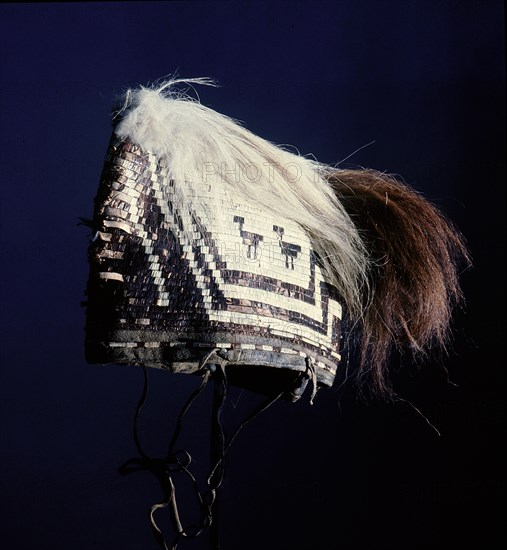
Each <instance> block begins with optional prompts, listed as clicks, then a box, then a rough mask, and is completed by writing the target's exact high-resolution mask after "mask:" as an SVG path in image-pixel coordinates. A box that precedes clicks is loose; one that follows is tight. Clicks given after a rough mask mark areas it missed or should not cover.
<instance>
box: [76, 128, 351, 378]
mask: <svg viewBox="0 0 507 550" xmlns="http://www.w3.org/2000/svg"><path fill="white" fill-rule="evenodd" d="M213 185H217V182H216V180H212V181H211V183H210V182H209V181H207V180H206V179H203V181H200V182H195V184H193V185H192V187H191V194H192V195H193V196H186V197H183V196H182V195H181V190H180V188H179V187H178V182H175V181H171V180H168V178H167V176H166V171H165V170H164V167H163V166H162V165H161V163H160V162H159V160H158V159H157V158H156V157H155V155H153V154H152V153H150V152H149V151H143V150H142V149H141V147H140V146H139V145H137V144H135V143H133V142H132V141H130V140H129V139H128V138H118V137H116V136H114V137H113V139H112V141H111V144H110V147H109V150H108V155H107V158H106V162H105V166H104V171H103V174H102V179H101V182H100V186H99V190H98V194H97V197H96V199H95V212H94V222H93V223H94V230H95V235H94V238H93V241H92V243H91V244H90V248H89V261H90V278H89V283H88V290H87V293H88V302H87V328H86V352H87V358H88V360H89V361H90V362H92V363H110V362H112V363H120V364H143V365H146V366H153V367H159V368H165V369H169V370H171V371H175V372H178V371H179V372H193V371H195V370H196V369H197V367H198V365H199V363H200V361H201V359H202V357H203V356H205V355H206V354H207V353H209V350H210V349H217V350H219V351H218V352H217V353H218V354H219V356H220V357H222V358H223V359H224V361H226V362H227V364H228V365H229V366H230V367H234V365H251V366H255V365H263V366H270V367H278V368H290V369H294V370H300V371H302V370H304V369H305V367H306V361H307V360H308V359H311V361H312V363H313V365H314V366H315V370H316V373H317V378H318V381H319V382H320V383H321V384H325V385H331V384H332V382H333V379H334V376H335V372H336V366H337V363H338V362H339V359H340V356H339V352H338V351H339V349H338V348H339V338H340V334H339V322H340V318H341V314H342V310H341V306H340V304H339V302H338V297H337V296H336V292H335V290H334V288H333V287H331V286H330V285H328V284H327V283H326V282H325V280H324V278H323V275H322V271H321V269H320V267H319V264H318V260H317V258H316V256H315V253H314V251H313V250H312V247H311V243H310V240H309V238H308V236H307V234H306V233H305V232H304V230H303V229H301V227H300V226H299V225H298V224H297V223H295V222H294V221H293V220H289V219H287V218H284V217H283V214H282V213H281V214H280V216H276V215H274V214H272V213H267V212H264V211H263V210H261V209H259V208H258V207H256V205H255V204H252V203H248V202H246V201H244V200H242V198H241V197H238V196H235V195H234V194H232V193H231V192H230V191H228V190H227V188H226V186H221V187H220V190H219V192H218V193H217V189H212V186H213ZM196 197H198V198H199V200H195V198H196ZM189 205H190V206H189ZM199 205H201V206H199Z"/></svg>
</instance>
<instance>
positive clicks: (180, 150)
mask: <svg viewBox="0 0 507 550" xmlns="http://www.w3.org/2000/svg"><path fill="white" fill-rule="evenodd" d="M181 83H187V84H193V83H198V84H210V83H211V81H209V80H208V79H192V80H169V81H167V82H165V83H164V84H162V85H160V86H158V87H155V88H145V87H140V88H138V89H136V90H129V91H128V92H127V102H126V104H125V107H124V109H123V110H122V111H123V112H122V120H121V121H120V122H119V123H118V125H117V127H116V130H115V132H116V134H117V135H118V136H119V137H128V138H130V139H131V140H132V141H134V142H135V143H137V144H139V145H140V146H141V147H142V148H143V149H145V150H146V151H151V152H152V153H154V154H155V155H157V157H159V158H160V159H161V161H162V163H163V164H164V165H165V166H166V167H167V170H168V172H169V174H168V175H169V177H170V178H171V179H173V180H174V181H175V182H176V183H177V185H179V186H183V187H185V186H186V187H187V190H188V188H191V187H192V185H193V183H195V182H203V181H204V182H207V181H213V182H220V184H221V185H225V186H227V187H228V188H229V189H230V190H231V192H233V193H234V194H237V195H239V196H242V197H244V198H245V199H247V200H250V201H252V202H253V203H254V204H256V205H258V206H259V207H262V208H265V209H266V210H268V211H270V212H274V213H276V214H278V215H282V216H284V217H285V218H290V219H292V220H295V221H296V222H297V223H298V224H299V225H300V226H301V227H303V228H304V229H305V231H306V232H307V233H308V234H309V236H310V238H311V239H312V242H313V246H314V249H315V251H316V252H317V253H318V254H319V256H320V258H321V261H322V264H323V267H324V269H325V270H326V272H327V274H328V280H329V282H330V283H331V284H333V285H334V286H336V288H337V289H338V291H339V292H340V294H341V295H342V297H343V298H344V300H345V301H346V303H347V306H348V307H349V309H350V310H351V312H352V313H354V314H356V315H357V314H358V313H359V312H360V310H361V295H362V294H363V295H364V286H365V285H366V282H365V281H366V276H365V271H366V264H367V259H366V253H365V250H364V247H363V244H362V241H361V239H360V237H359V234H358V232H357V230H356V228H355V226H354V224H353V222H352V221H351V219H350V217H349V216H348V214H347V213H346V211H345V210H344V208H343V206H342V205H341V204H340V202H339V200H338V199H337V198H336V196H335V194H334V192H333V191H332V189H331V188H330V185H329V184H328V182H327V181H326V180H325V179H324V175H325V172H326V170H327V169H328V167H327V166H325V165H322V164H320V163H318V162H315V161H313V160H310V159H307V158H304V157H302V156H299V155H295V154H293V153H290V152H288V151H286V150H284V149H282V148H280V147H277V146H276V145H273V144H272V143H270V142H268V141H266V140H264V139H262V138H260V137H258V136H256V135H254V134H253V133H252V132H250V131H248V130H246V129H245V128H243V127H242V126H241V125H240V124H239V123H238V122H237V121H235V120H233V119H231V118H229V117H227V116H224V115H222V114H220V113H217V112H215V111H213V110H212V109H209V108H207V107H205V106H203V105H201V104H200V103H199V102H198V101H196V100H194V99H191V98H189V97H188V96H186V95H184V94H182V93H181V92H178V91H177V90H176V85H177V84H181ZM210 178H211V179H210ZM190 195H191V194H190ZM186 196H189V194H188V193H186ZM193 200H199V197H195V198H194V199H193ZM204 206H205V205H204Z"/></svg>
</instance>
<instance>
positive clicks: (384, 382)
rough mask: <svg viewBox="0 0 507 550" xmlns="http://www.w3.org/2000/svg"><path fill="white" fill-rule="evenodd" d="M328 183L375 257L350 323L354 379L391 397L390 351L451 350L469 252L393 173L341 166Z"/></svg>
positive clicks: (422, 352)
mask: <svg viewBox="0 0 507 550" xmlns="http://www.w3.org/2000/svg"><path fill="white" fill-rule="evenodd" d="M328 181H329V182H330V184H331V186H332V188H333V190H334V191H335V193H336V195H337V197H338V198H339V200H340V201H341V203H342V204H343V206H344V207H345V209H346V211H347V212H348V214H349V216H350V217H351V219H352V220H353V222H354V223H355V224H356V226H357V228H358V230H359V232H360V234H361V236H362V238H363V240H364V242H365V245H366V248H367V250H368V251H369V254H370V269H369V273H368V280H369V288H368V289H365V291H364V295H363V312H362V315H361V316H360V318H357V319H351V320H350V321H351V323H352V324H353V325H354V330H353V331H352V332H353V333H354V334H356V335H358V355H359V357H358V359H359V365H358V370H357V378H358V380H359V381H360V382H366V385H367V386H368V387H369V388H371V390H372V392H373V393H374V394H377V395H381V396H383V397H386V396H390V395H392V394H393V391H392V387H391V383H390V381H389V379H388V376H387V372H388V370H389V367H388V361H389V358H390V355H391V352H392V350H393V349H396V350H398V351H400V352H402V353H403V352H406V351H408V352H410V353H411V355H412V357H413V359H416V358H421V357H424V356H425V355H426V354H427V352H428V351H429V350H430V349H433V348H436V349H438V350H442V351H446V350H447V345H448V341H449V336H450V321H451V312H452V309H453V307H454V306H456V305H457V304H460V303H461V302H462V301H463V296H462V292H461V288H460V285H459V280H458V275H459V273H458V268H459V266H460V265H461V264H462V263H466V264H467V266H469V265H470V257H469V254H468V252H467V249H466V246H465V243H464V239H463V237H462V236H461V235H460V233H459V232H458V231H457V230H456V229H455V228H454V227H453V225H452V224H451V222H449V221H448V220H447V219H446V218H445V216H444V215H443V214H442V213H441V212H440V211H439V210H438V209H437V208H436V207H435V206H433V205H432V204H431V203H429V202H428V201H427V200H426V199H425V198H424V197H422V196H421V195H420V194H419V193H417V192H416V191H415V190H413V189H411V188H410V187H408V186H407V185H406V184H404V183H401V182H399V181H398V180H396V179H395V178H394V177H392V176H389V175H386V174H383V173H380V172H377V171H375V170H368V169H359V170H337V171H335V172H333V173H331V174H329V175H328ZM362 385H363V384H361V386H362Z"/></svg>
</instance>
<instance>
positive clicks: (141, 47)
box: [0, 0, 505, 550]
mask: <svg viewBox="0 0 507 550" xmlns="http://www.w3.org/2000/svg"><path fill="white" fill-rule="evenodd" d="M0 41H1V42H0V44H1V46H0V56H1V57H0V94H1V95H0V99H1V102H0V117H1V118H0V120H1V128H2V131H1V132H0V140H1V143H0V157H1V162H2V165H1V171H0V174H1V180H2V194H1V217H0V221H1V255H2V308H1V323H2V326H1V330H2V332H1V334H2V345H1V361H2V368H1V386H0V392H1V395H0V398H1V471H0V472H1V477H2V480H1V487H0V491H1V492H0V494H1V496H2V513H1V515H0V523H1V534H0V546H1V547H2V548H6V549H17V548H19V549H28V548H37V549H40V550H42V549H48V550H68V549H73V550H84V549H89V548H94V549H95V548H96V549H121V550H123V549H125V550H149V549H151V548H155V547H156V544H155V542H154V540H153V539H152V535H151V532H150V529H149V527H148V522H147V518H146V509H147V507H148V506H149V505H150V504H151V503H153V502H155V501H157V500H158V499H159V498H160V496H161V495H160V492H159V488H158V486H157V484H156V482H155V481H154V480H153V479H151V478H150V477H149V476H148V475H147V474H137V475H136V476H132V477H127V478H123V477H121V476H120V475H119V474H118V473H117V471H116V469H117V467H118V466H119V464H121V463H122V462H123V461H124V460H125V459H126V458H128V457H130V456H131V455H132V454H133V453H134V445H133V443H132V439H131V431H130V430H131V418H132V414H133V409H134V407H135V404H136V402H137V399H138V396H139V393H140V390H141V383H142V376H141V372H140V370H139V369H136V368H133V367H119V366H108V367H99V366H89V365H87V364H86V363H85V361H84V354H83V325H84V311H83V309H82V308H81V307H80V301H81V300H83V299H84V288H85V286H86V279H87V271H88V266H87V260H86V247H87V239H88V235H87V231H86V229H85V228H83V227H80V226H77V218H78V217H79V216H85V217H86V216H90V215H91V211H92V200H93V197H94V195H95V192H96V189H97V186H98V181H99V177H100V172H101V168H102V162H103V159H104V154H105V150H106V146H107V143H108V139H109V135H110V131H111V125H110V112H111V107H112V105H113V100H114V98H115V96H116V95H117V94H119V93H121V92H122V91H123V90H124V89H125V87H127V86H132V85H137V84H146V83H148V82H151V81H153V80H155V79H157V78H159V77H162V76H164V75H167V74H169V73H173V72H175V71H178V73H179V75H180V76H183V77H196V76H210V77H213V78H215V79H216V80H218V81H219V82H220V83H221V85H222V87H221V88H218V89H208V88H203V89H201V90H199V93H200V97H201V100H202V102H203V103H205V104H206V105H209V106H211V107H213V108H215V109H217V110H218V111H221V112H224V113H226V114H228V115H231V116H234V117H236V118H239V119H240V120H243V121H245V124H246V126H247V127H248V128H249V129H251V130H253V131H254V132H256V133H258V134H260V135H261V136H263V137H265V138H267V139H269V140H271V141H274V142H276V143H286V144H287V143H288V144H292V145H295V146H297V147H298V149H299V150H300V151H301V153H303V154H305V153H313V154H314V155H315V156H316V157H317V159H319V160H321V161H325V162H333V163H334V162H338V161H341V160H343V159H346V158H347V160H346V161H345V162H344V163H343V164H342V166H367V167H372V168H376V169H379V170H386V171H388V172H394V173H398V174H401V175H402V176H403V177H404V179H405V180H406V181H407V182H408V183H410V184H411V185H413V186H414V187H415V188H417V189H418V190H419V191H421V192H423V193H424V194H425V196H427V197H428V198H430V199H431V200H433V201H434V202H435V203H436V204H438V205H439V206H440V207H441V208H442V209H443V210H444V211H445V212H446V213H447V214H448V215H449V216H450V217H451V218H452V219H453V220H454V221H455V222H456V223H457V224H458V226H459V227H460V228H461V229H462V231H463V232H464V234H465V236H466V238H467V240H468V243H469V245H470V248H471V251H472V254H473V257H474V262H475V267H474V269H472V270H470V271H468V272H466V273H465V274H464V275H463V277H462V281H463V286H464V290H465V293H466V295H467V309H466V314H462V313H458V314H457V316H456V337H455V346H454V350H453V352H452V353H451V355H450V357H449V358H448V359H447V360H446V361H445V362H444V364H443V365H441V364H439V363H437V362H432V363H430V364H429V365H428V366H427V367H426V368H425V369H423V370H421V371H420V372H419V371H417V370H415V369H410V368H407V369H405V370H403V371H402V372H401V373H400V374H399V375H397V376H396V389H397V390H398V392H399V394H400V396H402V397H403V398H406V399H409V400H410V401H411V402H412V403H413V404H414V405H415V406H417V407H418V408H419V409H420V410H421V411H423V413H424V414H425V415H426V416H427V417H428V418H429V419H430V420H431V422H432V423H433V424H435V425H436V426H437V427H438V429H439V430H440V431H441V433H442V435H441V437H438V436H437V435H436V434H435V432H434V431H433V430H431V429H430V428H429V426H428V425H427V424H426V423H425V421H424V420H423V419H422V417H420V416H418V415H417V414H416V413H415V412H414V410H413V409H412V408H411V407H410V406H409V405H407V404H403V403H398V404H382V403H373V402H361V401H358V400H357V399H356V398H355V396H354V394H353V392H352V391H351V390H350V389H347V390H346V391H345V392H343V391H338V390H337V389H333V390H329V391H322V392H320V393H319V395H318V398H317V400H316V404H315V405H314V406H313V407H310V406H309V405H308V403H306V401H305V402H300V403H298V404H296V405H292V404H289V403H280V404H278V405H277V406H275V407H274V408H273V409H271V410H270V411H269V412H267V413H265V415H264V416H263V417H260V418H258V419H257V420H256V421H255V423H254V424H252V425H250V426H249V427H248V428H246V429H245V431H244V432H243V433H242V435H241V437H240V438H239V439H238V440H237V442H236V444H235V446H234V447H233V448H232V450H231V452H230V455H229V461H228V470H227V474H226V480H225V486H224V488H223V493H222V501H221V517H220V525H221V530H222V541H223V547H224V548H225V549H228V550H229V549H230V550H236V549H242V550H243V549H244V550H250V549H256V550H257V549H263V550H272V549H277V550H279V549H283V550H285V549H294V550H328V549H335V548H336V549H338V548H339V549H340V550H341V549H357V550H359V549H361V550H363V549H370V548H379V549H384V548H385V549H402V548H403V549H407V548H458V547H460V546H463V545H464V544H465V543H470V544H475V545H480V547H482V548H488V549H495V548H501V547H502V548H503V544H504V543H505V538H504V528H503V521H504V519H503V518H504V515H503V514H504V512H505V477H504V472H503V463H504V460H505V441H504V429H505V423H504V421H505V408H504V397H505V394H504V391H505V384H504V380H505V376H504V362H505V360H504V356H505V354H504V347H505V320H504V316H505V307H504V306H505V301H504V297H505V291H504V276H505V271H504V251H505V241H504V230H505V210H504V208H505V202H504V201H505V151H504V147H505V110H504V100H505V95H504V92H505V78H504V69H505V66H504V28H503V3H502V2H500V1H494V0H488V1H438V0H427V1H413V0H412V1H410V0H406V1H401V0H400V1H392V0H384V1H380V0H379V1H375V0H360V1H345V0H341V1H338V2H293V3H289V2H275V3H268V2H114V3H113V2H111V3H75V4H60V3H47V4H33V3H27V4H15V5H14V4H1V5H0ZM371 142H374V143H373V144H371V145H369V146H367V147H365V148H363V149H361V150H360V151H358V152H356V153H355V154H353V155H352V153H354V151H356V150H357V149H359V148H361V147H363V146H364V145H366V144H370V143H371ZM350 155H352V156H350ZM443 367H445V368H446V369H447V370H448V371H449V373H450V377H451V379H452V380H453V381H454V382H455V383H457V384H458V387H455V386H453V385H450V384H448V383H447V382H446V377H445V371H444V369H443ZM150 374H151V377H150V378H151V381H152V393H151V395H150V399H149V405H148V406H147V410H146V414H145V416H144V417H143V424H142V426H143V437H144V438H145V439H146V441H147V445H148V446H149V447H150V452H152V453H154V454H155V453H157V452H159V451H160V452H162V451H163V449H164V445H163V443H164V442H165V441H166V438H167V437H168V434H169V433H170V432H171V431H172V429H173V427H174V415H175V414H176V413H177V412H178V411H179V409H180V407H181V405H182V403H183V401H184V400H185V398H186V397H187V396H188V394H189V392H190V391H191V389H192V388H194V387H195V385H196V380H194V379H193V378H191V377H185V376H176V375H169V374H167V373H163V372H158V371H155V372H152V373H150ZM234 398H235V399H236V400H237V399H239V401H238V402H237V404H236V402H235V404H236V407H235V408H234V407H233V406H232V405H231V406H229V408H228V409H227V411H226V417H227V420H226V424H227V429H228V431H229V432H230V430H231V429H232V428H233V427H234V426H235V425H236V424H237V423H238V422H239V420H240V419H242V418H244V416H245V415H246V414H247V413H248V411H250V410H251V409H252V407H254V406H255V404H256V403H257V397H256V396H255V395H250V394H247V393H243V394H240V393H239V392H235V394H234ZM210 406H211V397H210V394H209V392H208V393H207V394H206V395H205V396H204V397H203V399H202V400H201V401H200V402H199V404H198V405H196V408H195V409H194V410H193V411H192V413H191V415H190V416H189V418H188V422H187V424H186V432H185V436H184V438H183V439H184V441H185V442H186V444H187V445H188V446H189V447H190V448H191V450H192V452H193V453H194V456H195V459H196V462H195V468H196V472H197V474H198V476H199V478H200V479H203V476H204V475H205V474H206V471H207V468H208V464H207V453H208V437H209V411H210ZM180 494H181V498H182V502H183V505H184V507H185V511H186V513H192V509H191V504H192V501H191V500H190V499H189V498H187V496H186V495H188V491H187V489H185V488H184V487H181V489H180ZM161 525H163V527H164V528H165V529H168V525H167V523H166V522H165V521H164V520H162V521H161ZM181 548H189V549H191V548H195V549H201V548H202V549H204V548H208V542H207V540H206V538H204V539H201V540H196V541H194V542H184V543H182V545H181Z"/></svg>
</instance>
